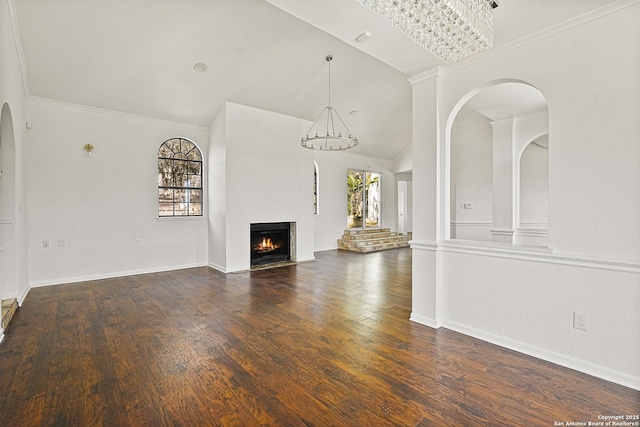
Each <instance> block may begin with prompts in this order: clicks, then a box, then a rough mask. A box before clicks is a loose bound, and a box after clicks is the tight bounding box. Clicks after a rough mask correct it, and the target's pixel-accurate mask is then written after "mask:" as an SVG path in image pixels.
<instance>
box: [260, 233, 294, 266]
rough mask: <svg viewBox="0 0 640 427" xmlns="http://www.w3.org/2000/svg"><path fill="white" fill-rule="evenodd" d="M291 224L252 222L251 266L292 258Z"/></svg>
mask: <svg viewBox="0 0 640 427" xmlns="http://www.w3.org/2000/svg"><path fill="white" fill-rule="evenodd" d="M290 247H291V224H290V223H288V222H262V223H257V224H251V266H252V267H253V266H256V265H264V264H273V263H277V262H284V261H289V260H291V251H290Z"/></svg>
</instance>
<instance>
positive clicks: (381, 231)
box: [338, 228, 410, 253]
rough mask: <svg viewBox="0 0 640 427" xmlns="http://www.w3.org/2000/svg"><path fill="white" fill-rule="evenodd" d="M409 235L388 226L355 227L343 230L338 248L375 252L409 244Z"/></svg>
mask: <svg viewBox="0 0 640 427" xmlns="http://www.w3.org/2000/svg"><path fill="white" fill-rule="evenodd" d="M409 240H410V237H409V236H406V235H400V234H398V233H396V232H392V231H390V230H389V229H388V228H364V229H363V228H357V229H348V230H345V231H344V234H343V235H342V238H341V239H338V249H342V250H347V251H353V252H361V253H364V252H376V251H383V250H387V249H396V248H403V247H407V246H409Z"/></svg>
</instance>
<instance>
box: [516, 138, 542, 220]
mask: <svg viewBox="0 0 640 427" xmlns="http://www.w3.org/2000/svg"><path fill="white" fill-rule="evenodd" d="M539 139H547V140H548V139H549V137H548V136H546V135H545V136H543V137H540V138H539ZM519 193H520V226H521V227H526V226H540V225H543V224H546V225H548V222H549V150H548V149H546V148H543V147H541V146H540V145H537V144H534V143H530V144H529V145H528V146H527V147H526V148H525V150H524V151H523V153H522V156H521V157H520V192H519Z"/></svg>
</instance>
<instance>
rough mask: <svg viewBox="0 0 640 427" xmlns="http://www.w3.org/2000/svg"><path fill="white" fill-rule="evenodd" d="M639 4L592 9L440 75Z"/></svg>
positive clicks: (621, 2)
mask: <svg viewBox="0 0 640 427" xmlns="http://www.w3.org/2000/svg"><path fill="white" fill-rule="evenodd" d="M639 3H640V0H618V1H616V2H613V3H610V4H607V5H605V6H602V7H599V8H597V9H594V10H592V11H589V12H587V13H584V14H582V15H579V16H576V17H574V18H571V19H568V20H566V21H564V22H560V23H558V24H555V25H552V26H550V27H547V28H543V29H542V30H540V31H537V32H535V33H532V34H529V35H526V36H524V37H521V38H519V39H516V40H513V41H511V42H508V43H505V44H503V45H501V46H498V47H496V48H493V49H489V50H488V51H485V52H483V53H480V54H478V55H475V56H472V57H470V58H467V59H465V60H462V61H460V62H457V63H455V64H451V65H448V66H445V67H443V68H442V74H443V75H444V74H448V73H451V72H454V71H458V70H460V69H462V68H466V67H469V66H471V65H474V64H477V63H478V62H482V61H486V60H488V59H491V58H493V57H495V56H499V55H503V54H505V53H507V52H510V51H512V50H516V49H520V48H522V47H524V46H527V45H529V44H532V43H536V42H538V41H540V40H543V39H546V38H548V37H551V36H554V35H556V34H559V33H562V32H564V31H567V30H570V29H572V28H575V27H577V26H580V25H583V24H586V23H588V22H591V21H594V20H596V19H600V18H602V17H605V16H607V15H611V14H613V13H616V12H619V11H621V10H624V9H626V8H628V7H631V6H635V5H637V4H639ZM429 71H431V70H429ZM429 71H426V72H425V73H428V72H429ZM418 76H420V74H418V75H416V76H415V78H417V77H418ZM410 81H411V80H410Z"/></svg>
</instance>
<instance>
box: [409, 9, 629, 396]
mask: <svg viewBox="0 0 640 427" xmlns="http://www.w3.org/2000/svg"><path fill="white" fill-rule="evenodd" d="M638 22H640V4H638V2H625V1H623V2H617V3H614V4H613V5H612V6H611V7H610V8H609V9H603V10H600V11H597V12H595V13H594V14H591V15H590V16H588V17H586V18H581V19H580V20H577V21H574V24H576V25H567V26H565V27H563V28H560V27H556V28H555V29H554V30H553V32H552V31H549V32H547V33H539V34H537V35H535V36H534V37H532V38H530V39H527V40H524V41H522V42H521V44H520V45H518V46H515V45H511V46H509V47H508V48H505V49H502V50H500V49H496V50H494V51H493V52H491V53H489V54H486V55H481V56H479V57H477V58H473V59H470V60H468V61H465V62H463V63H461V64H457V65H453V66H450V67H448V68H446V69H443V70H441V71H440V72H439V73H434V72H431V73H428V74H425V75H423V76H419V77H417V78H414V79H413V80H412V81H413V83H414V88H413V93H414V134H413V144H414V146H413V149H414V153H415V154H416V155H415V156H414V159H413V168H414V182H416V197H415V199H416V200H417V199H418V192H419V191H421V190H418V188H420V187H419V186H418V185H417V183H418V182H420V186H422V187H424V188H427V189H428V188H429V187H430V186H431V185H436V186H437V188H438V193H439V194H444V195H447V194H448V192H449V188H448V182H447V180H446V174H443V173H442V171H446V170H447V168H448V165H447V160H448V155H449V153H448V146H447V137H448V136H447V123H448V120H449V119H450V117H452V112H455V109H456V108H457V104H458V103H459V101H460V100H461V99H462V98H463V97H464V96H465V95H466V94H468V93H469V92H470V91H472V90H474V89H475V88H478V87H479V86H481V85H484V84H486V83H488V82H498V81H502V79H514V80H521V81H525V82H528V83H530V84H532V85H533V86H535V87H536V88H538V89H539V90H540V91H541V92H542V93H543V94H544V96H545V98H546V99H547V102H548V106H549V141H550V150H549V156H550V160H549V246H550V247H552V248H553V251H544V250H537V251H534V250H523V249H517V248H514V247H511V246H509V245H500V244H492V243H484V242H479V243H477V244H476V245H465V244H460V243H458V244H456V242H454V241H444V240H442V234H436V236H434V241H432V242H429V235H430V230H432V229H436V230H439V229H441V228H442V227H443V224H444V223H445V221H444V219H443V218H446V217H447V211H448V209H449V206H448V203H449V200H448V198H447V197H437V198H436V203H435V204H434V205H431V206H430V205H427V204H422V203H421V204H418V203H416V204H415V208H414V210H415V212H414V213H415V217H416V218H418V217H420V218H421V219H422V220H423V221H425V222H426V223H425V224H424V226H421V227H420V230H422V229H423V227H424V231H425V232H424V233H420V235H419V236H420V239H423V240H418V241H417V244H416V245H414V246H415V249H416V250H414V258H413V260H414V267H415V266H416V265H418V266H419V265H433V263H434V258H435V260H436V261H435V265H434V271H430V270H428V269H425V268H414V270H413V292H414V298H413V308H412V310H413V311H412V316H411V318H412V319H413V320H416V321H420V322H421V323H425V324H433V325H435V326H445V327H448V328H451V329H454V330H458V331H461V332H463V333H467V334H470V335H474V336H477V337H479V338H482V339H485V340H488V341H492V342H495V343H497V344H500V345H503V346H506V347H510V348H513V349H516V350H518V351H522V352H525V353H528V354H532V355H535V356H538V357H542V358H544V359H547V360H551V361H553V362H555V363H559V364H562V365H565V366H569V367H572V368H575V369H578V370H581V371H583V372H587V373H590V374H593V375H596V376H599V377H601V378H605V379H609V380H612V381H615V382H618V383H621V384H624V385H628V386H631V387H634V388H638V389H640V358H638V357H637V355H638V354H640V311H639V310H638V309H637V308H638V307H639V306H640V238H638V236H640V197H638V194H640V167H639V165H640V144H638V135H640V121H638V120H637V117H639V116H640V79H638V78H637V76H638V75H640V55H638V54H637V52H640V27H639V26H638V25H637V23H638ZM620 40H625V44H624V46H623V45H621V44H620V43H619V41H620ZM630 52H631V53H630ZM434 88H436V92H437V98H436V99H438V104H437V112H436V111H433V110H434V108H433V101H432V100H429V99H427V98H426V97H427V96H428V97H429V98H430V99H433V98H434V94H433V91H434ZM416 121H419V122H420V126H417V125H416ZM434 128H435V129H436V132H435V133H436V134H437V137H436V138H434V137H433V135H434V130H433V129H434ZM434 152H435V153H439V156H438V157H437V165H436V166H435V167H434V164H433V153H434ZM417 153H423V155H417ZM417 233H418V226H417V224H416V227H415V229H414V239H416V234H417ZM433 252H435V253H436V255H435V257H434V255H433ZM434 276H435V285H434ZM434 289H435V291H434ZM573 312H580V313H584V314H587V315H588V316H589V328H588V331H586V332H585V331H580V330H577V329H573V328H572V317H573ZM431 316H435V318H434V317H431Z"/></svg>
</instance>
